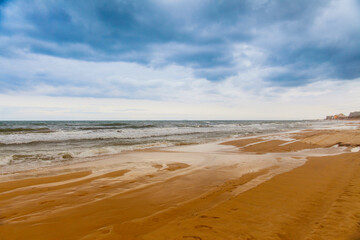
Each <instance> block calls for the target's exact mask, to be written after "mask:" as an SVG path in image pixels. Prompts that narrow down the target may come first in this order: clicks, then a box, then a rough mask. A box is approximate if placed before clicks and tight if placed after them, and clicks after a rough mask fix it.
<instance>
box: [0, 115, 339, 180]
mask: <svg viewBox="0 0 360 240" xmlns="http://www.w3.org/2000/svg"><path fill="white" fill-rule="evenodd" d="M330 124H333V123H331V122H328V121H1V122H0V170H1V171H0V173H1V172H7V171H20V170H25V169H31V168H36V167H39V166H46V165H50V164H54V163H62V162H69V161H82V160H84V159H88V158H91V157H96V156H103V155H110V154H117V153H120V152H122V151H131V150H136V149H145V148H156V147H166V146H175V145H186V144H196V143H204V142H209V141H215V140H220V139H225V138H229V137H238V136H247V135H253V134H266V133H275V132H281V131H291V130H298V129H305V128H321V127H324V126H326V125H330Z"/></svg>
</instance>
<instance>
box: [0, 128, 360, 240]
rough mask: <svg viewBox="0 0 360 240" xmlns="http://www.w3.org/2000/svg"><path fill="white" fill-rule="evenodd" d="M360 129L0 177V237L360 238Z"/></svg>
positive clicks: (136, 156) (185, 148)
mask: <svg viewBox="0 0 360 240" xmlns="http://www.w3.org/2000/svg"><path fill="white" fill-rule="evenodd" d="M358 146H360V130H317V131H302V132H295V133H286V134H273V135H268V136H257V137H256V136H255V137H248V138H243V139H237V140H232V141H228V142H225V143H210V144H203V145H195V146H180V147H172V148H164V149H160V150H151V151H138V152H129V153H123V154H119V155H117V156H108V157H103V158H101V159H98V160H94V161H90V162H83V163H74V164H70V165H65V166H57V167H52V168H43V169H38V170H36V171H35V170H32V171H26V172H21V173H13V174H7V175H3V176H0V239H4V240H8V239H9V240H10V239H40V240H41V239H84V240H85V239H159V240H160V239H359V238H360V224H359V223H360V201H359V198H360V152H357V148H358Z"/></svg>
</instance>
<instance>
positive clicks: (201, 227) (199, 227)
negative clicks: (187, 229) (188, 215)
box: [195, 225, 212, 229]
mask: <svg viewBox="0 0 360 240" xmlns="http://www.w3.org/2000/svg"><path fill="white" fill-rule="evenodd" d="M195 228H197V229H212V227H210V226H207V225H196V226H195Z"/></svg>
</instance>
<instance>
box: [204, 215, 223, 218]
mask: <svg viewBox="0 0 360 240" xmlns="http://www.w3.org/2000/svg"><path fill="white" fill-rule="evenodd" d="M200 218H212V219H219V218H220V217H215V216H206V215H202V216H200Z"/></svg>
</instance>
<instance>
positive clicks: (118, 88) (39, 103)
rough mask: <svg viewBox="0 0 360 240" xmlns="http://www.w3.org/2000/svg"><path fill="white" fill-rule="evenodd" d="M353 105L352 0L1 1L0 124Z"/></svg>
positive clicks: (359, 99)
mask: <svg viewBox="0 0 360 240" xmlns="http://www.w3.org/2000/svg"><path fill="white" fill-rule="evenodd" d="M355 110H360V0H302V1H293V0H278V1H276V0H271V1H270V0H212V1H211V0H197V1H194V0H191V1H190V0H142V1H137V0H106V1H101V0H77V1H70V0H33V1H27V0H0V120H101V119H103V120H132V119H133V120H135V119H141V120H146V119H148V120H156V119H159V120H161V119H168V120H174V119H178V120H184V119H188V120H191V119H214V120H216V119H224V120H226V119H229V120H230V119H237V120H251V119H254V120H255V119H265V120H271V119H294V120H295V119H322V118H324V117H325V116H326V115H330V114H336V113H341V112H342V113H345V114H348V113H349V112H351V111H355Z"/></svg>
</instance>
